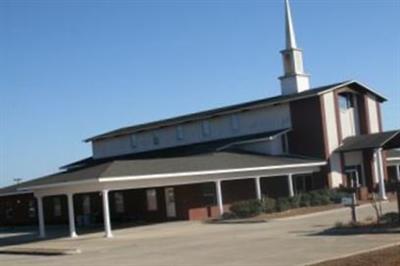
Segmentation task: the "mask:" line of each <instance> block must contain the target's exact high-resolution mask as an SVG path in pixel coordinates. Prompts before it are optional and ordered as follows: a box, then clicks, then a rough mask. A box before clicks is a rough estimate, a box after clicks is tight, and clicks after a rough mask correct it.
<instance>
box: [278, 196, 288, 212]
mask: <svg viewBox="0 0 400 266" xmlns="http://www.w3.org/2000/svg"><path fill="white" fill-rule="evenodd" d="M276 209H277V210H278V211H280V212H283V211H286V210H289V209H290V201H289V199H288V198H279V199H278V200H277V201H276Z"/></svg>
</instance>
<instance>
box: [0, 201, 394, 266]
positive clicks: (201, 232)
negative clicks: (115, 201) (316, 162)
mask: <svg viewBox="0 0 400 266" xmlns="http://www.w3.org/2000/svg"><path fill="white" fill-rule="evenodd" d="M384 210H385V211H395V210H396V204H395V203H387V204H385V205H384ZM358 214H359V217H360V219H365V218H367V217H373V215H374V212H373V209H372V208H371V207H370V206H364V207H362V208H359V210H358ZM349 219H350V211H349V210H348V209H339V210H333V211H329V212H326V213H319V214H313V215H309V216H307V217H301V218H298V217H297V218H285V219H282V220H274V221H270V222H267V223H248V224H203V223H199V222H172V223H163V224H157V225H149V226H138V227H133V228H127V229H121V230H115V231H114V235H115V237H114V238H113V239H105V238H103V237H102V235H103V233H93V234H86V235H84V236H81V237H79V238H78V239H69V238H57V239H52V240H45V241H38V242H31V243H27V244H24V245H19V246H29V247H52V248H57V247H60V248H61V247H62V248H79V249H81V250H82V253H81V254H77V255H68V256H26V255H0V264H1V265H7V266H12V265H30V266H33V265H41V266H43V265H96V266H101V265H104V266H109V265H112V266H117V265H140V266H146V265H171V266H172V265H173V266H175V265H202V266H203V265H246V266H251V265H304V264H308V263H311V262H316V261H319V260H323V259H330V258H335V257H338V256H343V255H346V254H351V253H354V252H359V251H364V250H368V249H371V248H377V247H380V246H385V245H391V244H394V243H400V234H398V233H390V234H384V233H378V234H361V235H340V236H338V235H329V234H325V233H323V232H324V230H325V229H327V228H330V227H332V226H333V225H334V224H335V223H336V222H339V221H341V222H347V221H348V220H349ZM6 237H7V234H1V233H0V246H1V241H2V239H3V241H4V239H5V238H6ZM3 246H4V245H3Z"/></svg>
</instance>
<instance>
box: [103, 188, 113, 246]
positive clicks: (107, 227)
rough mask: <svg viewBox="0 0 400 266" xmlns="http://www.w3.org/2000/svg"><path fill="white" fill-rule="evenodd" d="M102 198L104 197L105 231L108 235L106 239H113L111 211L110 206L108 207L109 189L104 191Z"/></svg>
mask: <svg viewBox="0 0 400 266" xmlns="http://www.w3.org/2000/svg"><path fill="white" fill-rule="evenodd" d="M102 197H103V215H104V231H105V233H106V235H105V237H107V238H110V237H113V234H112V231H111V221H110V209H109V205H108V190H107V189H103V191H102Z"/></svg>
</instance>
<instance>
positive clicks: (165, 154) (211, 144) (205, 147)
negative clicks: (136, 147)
mask: <svg viewBox="0 0 400 266" xmlns="http://www.w3.org/2000/svg"><path fill="white" fill-rule="evenodd" d="M289 130H290V129H288V128H283V129H277V130H273V131H267V132H261V133H256V134H249V135H244V136H237V137H230V138H224V139H218V140H213V141H207V142H201V143H194V144H189V145H181V146H176V147H171V148H162V149H156V150H151V151H144V152H137V153H132V154H127V155H119V156H114V157H107V158H103V159H95V158H93V157H89V158H86V159H83V160H80V161H77V162H73V163H70V164H68V165H65V166H62V167H61V168H60V169H69V168H75V167H83V166H88V165H94V164H98V163H104V162H107V161H113V160H118V159H155V158H169V157H182V156H191V155H197V154H202V153H210V152H216V151H218V150H219V149H220V148H222V147H225V146H227V145H230V144H234V143H240V142H244V141H248V140H262V139H267V138H272V137H275V136H277V135H280V134H282V133H285V132H287V131H289Z"/></svg>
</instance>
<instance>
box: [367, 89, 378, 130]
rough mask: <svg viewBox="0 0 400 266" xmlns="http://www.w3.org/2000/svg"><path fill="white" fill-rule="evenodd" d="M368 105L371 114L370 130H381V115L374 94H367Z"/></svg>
mask: <svg viewBox="0 0 400 266" xmlns="http://www.w3.org/2000/svg"><path fill="white" fill-rule="evenodd" d="M367 107H368V114H369V132H370V133H377V132H379V131H380V130H379V115H378V110H377V105H376V99H375V98H374V97H373V96H367Z"/></svg>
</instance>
